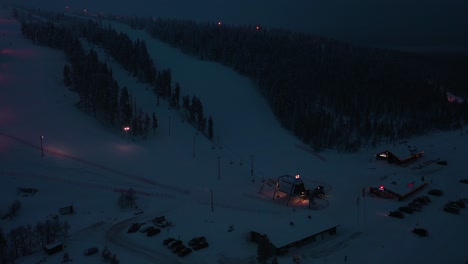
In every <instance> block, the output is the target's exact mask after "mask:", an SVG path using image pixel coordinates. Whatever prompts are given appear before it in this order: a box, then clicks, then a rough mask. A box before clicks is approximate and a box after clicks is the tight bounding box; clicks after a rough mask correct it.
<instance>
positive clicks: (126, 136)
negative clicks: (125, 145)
mask: <svg viewBox="0 0 468 264" xmlns="http://www.w3.org/2000/svg"><path fill="white" fill-rule="evenodd" d="M123 129H124V131H125V138H126V139H127V142H128V131H129V130H130V127H129V126H126V127H124V128H123Z"/></svg>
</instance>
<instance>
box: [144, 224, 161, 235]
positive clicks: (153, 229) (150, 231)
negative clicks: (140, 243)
mask: <svg viewBox="0 0 468 264" xmlns="http://www.w3.org/2000/svg"><path fill="white" fill-rule="evenodd" d="M159 233H161V229H159V228H156V227H154V226H152V227H151V228H150V229H148V231H146V235H147V236H149V237H152V236H154V235H157V234H159Z"/></svg>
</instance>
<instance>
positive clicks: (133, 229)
mask: <svg viewBox="0 0 468 264" xmlns="http://www.w3.org/2000/svg"><path fill="white" fill-rule="evenodd" d="M143 224H144V223H133V224H132V225H131V226H130V228H129V229H128V230H127V233H135V232H136V231H138V229H140V226H142V225H143Z"/></svg>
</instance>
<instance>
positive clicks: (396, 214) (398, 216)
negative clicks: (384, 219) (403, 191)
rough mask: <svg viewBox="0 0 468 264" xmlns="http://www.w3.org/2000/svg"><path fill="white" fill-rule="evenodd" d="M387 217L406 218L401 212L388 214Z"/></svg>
mask: <svg viewBox="0 0 468 264" xmlns="http://www.w3.org/2000/svg"><path fill="white" fill-rule="evenodd" d="M387 215H388V216H391V217H396V218H404V217H405V215H404V214H403V213H402V212H400V211H392V212H388V213H387Z"/></svg>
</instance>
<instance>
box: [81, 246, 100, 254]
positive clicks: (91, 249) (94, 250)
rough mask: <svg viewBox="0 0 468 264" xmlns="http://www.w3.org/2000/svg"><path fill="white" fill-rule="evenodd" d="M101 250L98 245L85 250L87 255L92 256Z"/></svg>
mask: <svg viewBox="0 0 468 264" xmlns="http://www.w3.org/2000/svg"><path fill="white" fill-rule="evenodd" d="M98 252H99V249H98V248H97V247H91V248H88V249H86V250H85V252H84V255H85V256H91V255H94V254H96V253H98Z"/></svg>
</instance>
